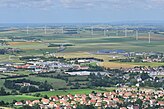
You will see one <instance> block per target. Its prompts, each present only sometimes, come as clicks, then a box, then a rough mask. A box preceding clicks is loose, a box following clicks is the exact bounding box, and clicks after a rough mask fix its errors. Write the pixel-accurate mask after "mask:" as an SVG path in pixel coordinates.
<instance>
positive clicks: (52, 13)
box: [0, 0, 164, 23]
mask: <svg viewBox="0 0 164 109" xmlns="http://www.w3.org/2000/svg"><path fill="white" fill-rule="evenodd" d="M163 9H164V0H126V1H122V0H89V1H88V0H23V1H21V0H1V1H0V14H1V19H0V23H111V22H134V21H139V22H142V21H144V22H149V23H151V22H152V21H153V22H159V23H160V22H161V21H162V22H164V20H163V19H164V14H162V13H163V12H164V10H163Z"/></svg>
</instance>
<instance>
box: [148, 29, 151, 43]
mask: <svg viewBox="0 0 164 109" xmlns="http://www.w3.org/2000/svg"><path fill="white" fill-rule="evenodd" d="M148 34H149V43H151V31H150V32H148Z"/></svg>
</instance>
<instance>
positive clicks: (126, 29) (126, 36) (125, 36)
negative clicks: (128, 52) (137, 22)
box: [125, 28, 128, 37]
mask: <svg viewBox="0 0 164 109" xmlns="http://www.w3.org/2000/svg"><path fill="white" fill-rule="evenodd" d="M127 36H128V35H127V28H125V37H127Z"/></svg>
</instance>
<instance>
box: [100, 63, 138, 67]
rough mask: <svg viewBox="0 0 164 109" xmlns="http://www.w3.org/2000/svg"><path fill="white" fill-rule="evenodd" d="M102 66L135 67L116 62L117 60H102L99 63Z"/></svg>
mask: <svg viewBox="0 0 164 109" xmlns="http://www.w3.org/2000/svg"><path fill="white" fill-rule="evenodd" d="M99 65H100V66H103V67H105V68H121V67H122V68H133V67H135V65H132V64H126V63H116V62H101V63H99Z"/></svg>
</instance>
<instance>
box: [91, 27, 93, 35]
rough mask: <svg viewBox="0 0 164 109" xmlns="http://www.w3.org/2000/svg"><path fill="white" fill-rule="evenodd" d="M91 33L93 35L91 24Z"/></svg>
mask: <svg viewBox="0 0 164 109" xmlns="http://www.w3.org/2000/svg"><path fill="white" fill-rule="evenodd" d="M91 35H92V36H93V26H92V27H91Z"/></svg>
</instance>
